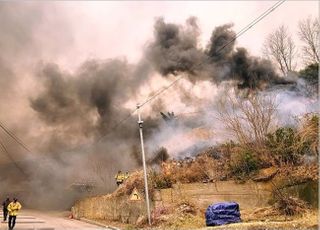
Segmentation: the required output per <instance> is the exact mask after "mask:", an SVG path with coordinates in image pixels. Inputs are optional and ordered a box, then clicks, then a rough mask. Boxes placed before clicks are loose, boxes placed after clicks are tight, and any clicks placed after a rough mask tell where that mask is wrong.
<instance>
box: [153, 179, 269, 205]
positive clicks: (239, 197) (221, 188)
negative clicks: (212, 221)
mask: <svg viewBox="0 0 320 230" xmlns="http://www.w3.org/2000/svg"><path fill="white" fill-rule="evenodd" d="M269 198H271V187H270V186H269V185H268V184H266V183H253V182H247V183H244V184H238V183H235V182H234V181H219V182H216V183H208V184H204V183H193V184H176V185H174V186H173V188H169V189H162V190H159V191H158V192H157V193H156V194H155V197H154V200H155V206H159V205H164V206H165V205H167V204H172V203H178V202H181V201H183V200H189V201H191V202H193V203H195V204H197V205H199V206H200V207H201V208H204V209H205V208H207V207H208V205H210V204H212V203H216V202H222V201H235V202H238V203H239V204H240V208H241V209H251V208H257V207H264V206H266V205H267V204H268V201H269Z"/></svg>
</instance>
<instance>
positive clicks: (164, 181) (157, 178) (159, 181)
mask: <svg viewBox="0 0 320 230" xmlns="http://www.w3.org/2000/svg"><path fill="white" fill-rule="evenodd" d="M149 179H150V181H151V183H152V186H153V187H154V188H156V189H163V188H171V187H172V180H171V178H170V177H168V176H167V175H164V174H162V173H157V172H156V171H150V173H149Z"/></svg>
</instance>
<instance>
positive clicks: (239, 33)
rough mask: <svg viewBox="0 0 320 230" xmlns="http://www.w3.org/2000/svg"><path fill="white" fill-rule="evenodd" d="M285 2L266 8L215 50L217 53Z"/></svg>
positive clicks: (283, 0)
mask: <svg viewBox="0 0 320 230" xmlns="http://www.w3.org/2000/svg"><path fill="white" fill-rule="evenodd" d="M285 1H286V0H282V1H279V2H277V3H276V4H274V5H273V6H271V7H270V8H268V9H267V10H266V11H265V12H263V13H262V14H261V15H260V16H259V17H257V18H256V19H254V20H253V21H252V22H251V23H249V24H248V25H247V26H246V27H244V28H243V29H241V30H240V31H239V32H238V33H237V34H236V35H235V36H234V37H233V38H232V39H231V40H230V41H229V42H228V43H226V44H225V45H224V46H222V47H221V48H220V49H218V50H217V52H220V51H221V50H223V49H224V48H225V47H227V46H228V45H230V44H231V43H233V42H234V41H235V40H236V39H237V38H238V37H240V36H241V35H242V34H244V33H245V32H247V31H248V30H249V29H251V28H252V27H253V26H254V25H256V24H257V23H258V22H260V21H261V20H262V19H264V18H265V17H266V16H267V15H269V14H270V13H271V12H272V11H274V10H275V9H276V8H278V7H279V6H280V5H282V4H283V3H284V2H285Z"/></svg>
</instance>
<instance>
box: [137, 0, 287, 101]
mask: <svg viewBox="0 0 320 230" xmlns="http://www.w3.org/2000/svg"><path fill="white" fill-rule="evenodd" d="M285 1H286V0H282V1H279V2H277V3H276V4H274V5H273V6H271V7H270V8H268V9H267V10H266V11H265V12H263V13H262V14H261V15H260V16H258V17H257V18H256V19H254V20H253V21H252V22H250V23H249V24H248V25H247V26H245V27H244V28H243V29H241V30H240V31H239V32H238V33H237V34H236V36H235V37H233V38H232V39H231V40H230V41H229V42H228V43H226V44H225V45H224V46H222V47H221V48H220V49H219V50H217V52H220V51H221V50H223V49H224V48H226V47H227V46H228V45H230V44H231V43H232V42H233V41H235V40H236V39H237V38H238V37H240V36H241V35H242V34H244V33H245V32H247V31H248V30H249V29H251V28H252V27H253V26H254V25H256V24H257V23H258V22H260V21H261V20H262V19H263V18H265V17H266V16H267V15H269V14H270V13H271V12H272V11H274V10H275V9H276V8H278V7H279V6H280V5H282V4H283V3H284V2H285ZM182 77H183V75H181V76H180V77H179V78H177V79H176V80H175V81H173V82H172V83H171V84H170V85H169V86H168V87H166V88H164V89H162V90H161V91H159V92H158V93H157V94H155V95H154V96H152V97H151V98H149V99H147V100H146V101H145V102H143V103H142V104H141V106H140V107H142V106H144V105H145V104H147V103H149V102H150V101H151V100H153V99H154V98H155V97H157V96H159V95H160V94H162V93H163V92H164V91H166V90H167V89H168V88H170V87H172V86H173V85H174V84H176V83H177V82H178V81H179V80H180V79H181V78H182Z"/></svg>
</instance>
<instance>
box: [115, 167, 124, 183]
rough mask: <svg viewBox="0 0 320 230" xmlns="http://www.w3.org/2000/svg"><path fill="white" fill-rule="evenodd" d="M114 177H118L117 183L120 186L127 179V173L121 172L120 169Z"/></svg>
mask: <svg viewBox="0 0 320 230" xmlns="http://www.w3.org/2000/svg"><path fill="white" fill-rule="evenodd" d="M114 179H116V183H117V185H118V186H119V185H121V184H122V183H123V181H124V180H125V175H124V173H122V172H121V170H119V171H118V173H117V175H115V177H114Z"/></svg>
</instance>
